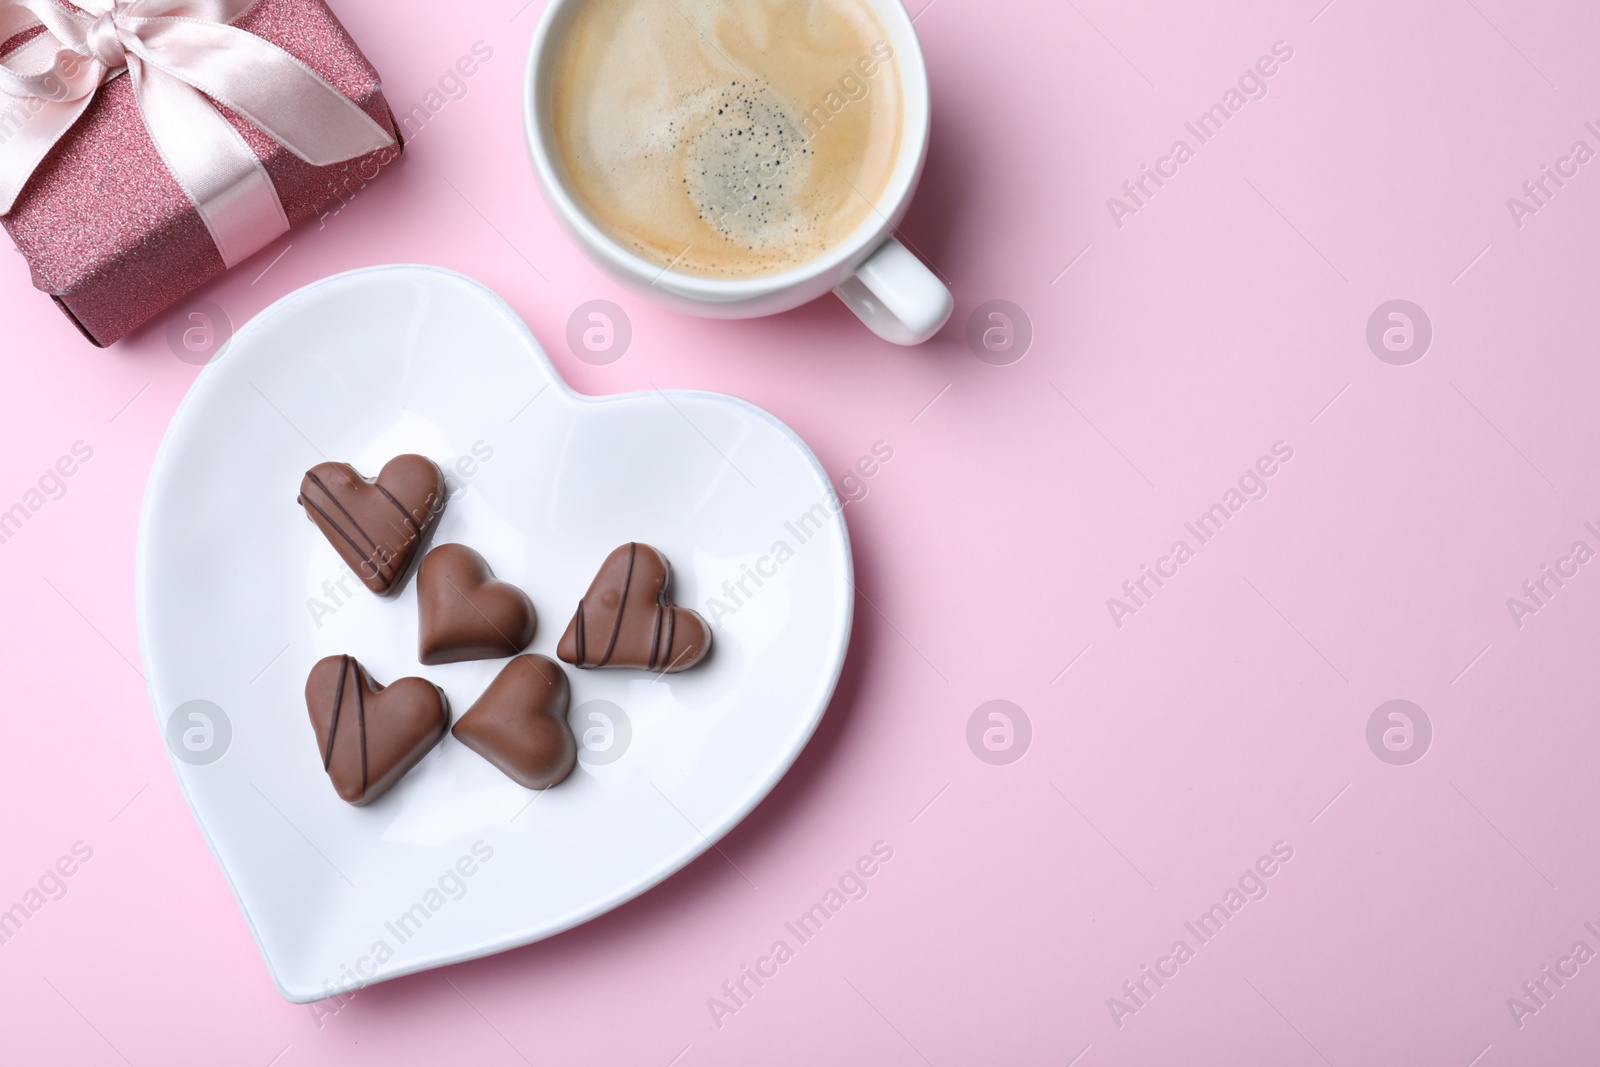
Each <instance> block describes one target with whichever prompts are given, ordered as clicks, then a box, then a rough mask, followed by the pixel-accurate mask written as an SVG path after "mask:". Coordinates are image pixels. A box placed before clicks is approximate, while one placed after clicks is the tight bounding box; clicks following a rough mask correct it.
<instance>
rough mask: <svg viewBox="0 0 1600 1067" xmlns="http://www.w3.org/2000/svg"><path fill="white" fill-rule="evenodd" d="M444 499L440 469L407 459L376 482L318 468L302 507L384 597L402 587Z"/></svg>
mask: <svg viewBox="0 0 1600 1067" xmlns="http://www.w3.org/2000/svg"><path fill="white" fill-rule="evenodd" d="M445 499H446V493H445V485H444V474H443V473H442V472H441V471H440V470H439V465H438V464H436V463H434V462H433V460H431V459H429V458H427V457H426V456H414V455H403V456H396V457H394V458H393V459H391V460H390V461H389V462H388V463H385V464H384V465H383V470H381V471H379V472H378V476H377V477H376V478H363V477H361V474H360V473H359V472H358V471H357V470H356V469H355V468H354V467H352V466H350V464H348V463H318V464H317V465H316V466H315V467H312V468H311V469H310V470H308V471H306V476H305V478H304V479H303V480H302V481H301V482H300V497H299V503H300V505H301V506H302V507H304V508H305V509H306V515H308V516H309V517H310V519H311V521H312V522H314V523H316V524H317V527H318V529H320V530H321V531H322V533H323V535H324V536H326V537H327V539H328V541H329V543H331V544H332V545H333V547H334V549H335V550H336V551H337V552H338V553H339V555H340V556H341V557H343V558H344V561H345V562H346V563H348V564H349V565H350V569H351V570H353V571H355V572H356V576H357V577H359V578H360V579H361V583H362V584H363V585H365V586H366V587H367V588H368V589H370V590H372V591H373V592H374V593H377V594H378V595H379V596H382V595H384V594H385V593H389V592H392V591H393V590H395V589H398V588H399V587H400V585H401V582H402V580H403V579H404V578H405V574H406V569H407V568H408V567H410V566H411V560H412V557H414V556H415V555H416V553H417V548H418V546H420V545H421V544H422V541H423V538H425V537H426V536H427V534H428V531H429V530H430V529H432V527H433V524H434V523H435V522H437V521H438V520H439V516H440V514H442V513H443V512H444V505H445Z"/></svg>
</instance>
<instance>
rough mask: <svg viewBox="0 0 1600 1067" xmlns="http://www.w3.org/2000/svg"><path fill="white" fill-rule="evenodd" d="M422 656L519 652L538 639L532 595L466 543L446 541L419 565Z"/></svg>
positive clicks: (429, 659) (452, 658) (439, 659)
mask: <svg viewBox="0 0 1600 1067" xmlns="http://www.w3.org/2000/svg"><path fill="white" fill-rule="evenodd" d="M417 612H418V614H419V625H418V633H417V656H418V658H419V659H421V660H422V662H423V663H428V664H435V663H455V662H458V661H460V660H465V659H499V658H501V657H504V656H514V655H516V654H517V653H518V652H521V651H522V650H523V649H525V648H527V647H528V646H529V645H530V644H532V643H533V632H534V626H535V622H536V619H535V615H534V610H533V601H532V600H530V599H528V594H526V593H524V592H523V591H522V590H521V589H518V588H517V587H516V586H514V585H512V584H511V583H509V582H502V581H497V580H496V579H495V576H494V572H493V571H491V570H490V569H489V564H488V563H487V562H486V561H485V560H484V558H483V557H482V556H480V555H479V554H478V553H477V552H474V551H473V550H472V549H470V548H468V547H467V546H466V545H454V544H452V545H440V546H439V547H437V548H435V549H433V550H432V551H431V552H429V553H428V554H427V555H426V556H424V557H423V558H422V565H421V566H420V567H418V568H417Z"/></svg>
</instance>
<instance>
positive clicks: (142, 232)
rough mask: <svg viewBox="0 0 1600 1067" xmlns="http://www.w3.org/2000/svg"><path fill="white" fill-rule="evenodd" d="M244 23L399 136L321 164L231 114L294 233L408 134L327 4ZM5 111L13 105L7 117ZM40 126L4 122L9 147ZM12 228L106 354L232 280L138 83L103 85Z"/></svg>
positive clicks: (10, 218) (268, 3) (355, 185)
mask: <svg viewBox="0 0 1600 1067" xmlns="http://www.w3.org/2000/svg"><path fill="white" fill-rule="evenodd" d="M234 25H235V26H236V27H238V28H239V29H241V30H246V31H248V32H250V33H253V34H255V35H256V36H257V37H260V38H262V39H264V40H267V41H270V42H271V43H273V44H275V45H277V46H278V47H280V48H282V49H283V50H284V51H286V52H288V53H289V54H290V55H292V56H294V57H295V58H297V59H299V60H300V61H301V62H303V63H305V64H306V65H307V66H309V67H310V68H311V69H312V70H314V71H316V72H317V73H318V74H320V75H321V76H322V77H323V78H324V79H326V80H327V81H328V83H329V84H331V85H332V86H333V87H334V88H335V89H337V90H339V91H340V92H341V93H343V94H344V95H345V96H347V97H349V98H350V99H351V100H353V101H355V103H356V104H357V105H359V106H360V107H361V109H362V110H363V111H365V112H366V113H367V115H368V116H370V117H371V118H372V119H373V121H375V122H377V123H378V124H379V125H380V126H382V127H383V128H384V129H385V130H387V131H389V132H390V134H391V135H392V136H393V137H394V139H395V144H394V145H393V146H392V147H390V148H385V149H381V150H379V151H377V152H373V153H370V154H369V155H365V156H361V157H359V158H356V159H352V160H349V161H347V162H344V163H338V164H335V165H333V166H328V167H317V166H313V165H311V164H309V163H306V162H303V161H302V160H300V159H298V158H297V157H296V156H295V155H294V154H293V153H291V152H289V151H288V150H287V149H285V148H283V147H282V146H281V145H279V144H278V143H277V142H276V141H274V140H272V139H271V138H270V137H268V136H267V135H266V134H264V133H262V132H260V131H259V130H257V129H256V128H255V127H253V126H251V125H250V124H249V123H247V122H246V121H244V120H243V119H241V118H239V117H238V116H237V115H234V114H232V113H231V112H229V111H228V110H227V109H226V108H220V109H219V110H221V111H222V113H223V114H224V115H225V116H226V117H227V119H228V121H229V122H230V123H232V125H233V126H234V128H235V129H237V130H238V131H239V133H240V135H241V136H243V137H244V139H245V141H246V142H247V143H248V144H249V146H250V148H251V150H252V151H254V152H255V154H256V156H257V157H258V158H259V159H260V160H261V162H262V164H263V165H264V166H265V167H266V171H267V174H268V176H269V177H271V179H272V183H273V185H274V186H275V187H276V188H277V191H278V196H279V198H280V199H282V201H283V208H284V213H285V214H286V215H287V216H288V219H289V223H290V224H291V225H296V224H298V223H300V222H303V221H304V220H305V219H307V218H310V217H312V216H314V215H317V214H319V213H320V212H321V211H322V209H323V208H325V207H327V206H328V205H329V204H331V203H333V202H334V201H336V200H338V199H340V198H341V197H345V196H349V195H352V194H353V193H354V192H355V190H357V189H360V188H361V187H362V186H363V185H365V184H366V183H367V182H369V181H371V180H372V179H373V178H375V177H376V176H377V174H378V172H379V171H380V170H381V169H382V168H383V167H384V166H385V165H386V164H388V163H390V162H391V161H393V160H394V159H395V158H397V157H398V156H399V155H400V152H401V136H400V130H399V128H398V127H397V125H396V123H395V120H394V115H393V113H392V112H391V111H390V109H389V104H388V102H387V101H386V100H385V99H384V97H383V89H382V86H381V84H380V82H379V79H378V72H377V71H376V70H375V69H373V67H372V64H371V63H369V62H368V61H367V58H366V56H364V55H362V54H361V50H360V49H359V48H357V47H356V43H355V41H354V40H352V39H351V37H350V35H349V33H347V32H346V31H345V28H344V27H343V26H342V25H340V23H339V20H338V19H337V18H336V17H335V16H334V14H333V12H332V11H330V10H328V7H327V5H326V4H324V3H323V2H322V0H259V2H258V3H257V4H256V5H255V6H254V7H252V8H251V9H250V10H249V11H248V12H247V13H246V14H245V15H244V17H242V18H240V19H239V20H238V21H237V22H235V23H234ZM27 36H28V35H22V36H19V37H18V38H16V39H15V40H14V41H13V42H11V43H10V44H8V46H7V49H6V50H7V51H9V50H10V49H11V48H12V47H15V46H19V45H20V44H21V43H22V42H23V41H24V40H25V39H26V37H27ZM6 102H8V98H5V97H0V107H3V106H4V104H5V103H6ZM29 117H30V116H29V115H28V112H27V110H26V107H25V106H23V105H19V106H17V107H16V108H14V109H13V111H12V112H11V113H10V114H9V115H7V114H6V113H4V112H3V111H0V140H3V139H4V138H6V137H8V136H11V135H12V134H13V133H14V131H15V129H16V128H17V123H19V122H27V121H28V120H29ZM0 222H3V223H4V224H5V228H6V231H7V232H8V233H10V235H11V239H12V240H13V241H14V242H15V243H16V246H17V250H18V251H19V252H21V253H22V255H23V256H24V257H25V258H26V259H27V261H28V266H29V269H30V270H31V272H32V275H33V284H34V285H35V286H37V287H38V288H40V289H42V290H44V291H45V292H46V293H49V294H50V296H51V297H52V298H53V299H54V300H55V302H56V304H57V305H58V306H59V307H60V308H61V310H62V311H64V312H66V314H67V316H68V317H69V318H71V319H72V321H73V322H74V323H76V324H77V325H78V328H79V329H81V330H82V331H83V333H84V335H85V336H87V337H88V338H89V340H90V341H92V342H94V343H95V344H96V345H99V346H102V347H104V346H106V345H109V344H111V343H113V342H115V341H116V340H118V339H119V338H121V337H123V336H124V335H125V334H127V333H128V332H129V331H131V330H133V329H134V328H136V327H138V326H139V325H141V324H142V323H144V322H146V321H147V320H149V319H150V318H151V317H153V316H155V315H156V314H158V313H160V312H161V311H163V310H165V309H166V308H169V307H171V306H172V305H173V304H175V303H177V302H178V301H179V300H181V299H183V297H184V296H186V295H187V294H189V293H191V292H193V291H194V290H195V289H198V288H199V287H200V286H202V285H204V284H205V283H206V282H208V281H210V280H211V279H213V278H215V277H216V276H217V275H219V274H221V273H222V272H223V271H224V270H226V269H227V268H226V267H225V266H224V264H223V261H222V257H221V255H220V254H219V253H218V252H217V249H216V246H215V245H214V244H213V243H212V239H211V235H210V232H209V231H208V230H207V229H206V226H205V223H204V222H202V221H201V219H200V215H199V212H198V211H197V210H196V209H195V206H194V204H193V203H192V202H191V201H190V200H189V198H188V196H186V195H185V194H184V192H183V189H182V188H181V187H179V185H178V183H177V181H176V180H175V179H174V178H173V177H172V175H171V173H170V172H169V171H168V170H167V167H166V165H165V163H163V162H162V159H161V157H160V155H159V154H158V153H157V151H156V147H155V145H154V144H153V143H152V142H151V140H150V135H149V133H148V132H147V131H146V130H145V126H144V120H143V118H142V117H141V115H140V112H139V106H138V103H137V102H136V101H135V99H134V95H133V83H132V79H131V78H128V77H126V76H123V77H119V78H115V79H113V80H112V81H110V82H107V83H106V84H105V85H103V86H101V87H100V90H99V92H98V93H97V94H96V95H95V98H94V100H93V102H92V103H90V105H89V108H88V110H87V111H86V112H85V113H84V115H83V117H82V118H81V119H80V120H79V121H78V123H77V124H76V125H75V126H73V127H72V129H71V130H70V131H68V132H67V134H66V136H64V137H63V138H62V139H61V141H60V142H59V143H57V144H56V146H55V147H54V148H53V149H52V150H51V152H50V154H49V155H47V156H46V157H45V159H44V161H43V163H42V164H41V165H40V166H39V168H38V170H37V171H36V172H35V173H34V175H33V178H32V180H30V181H29V182H28V185H27V186H26V188H25V189H24V190H23V192H22V195H21V196H20V197H19V198H18V199H17V202H16V204H15V205H14V206H13V208H12V210H11V212H10V214H8V215H5V216H3V217H0Z"/></svg>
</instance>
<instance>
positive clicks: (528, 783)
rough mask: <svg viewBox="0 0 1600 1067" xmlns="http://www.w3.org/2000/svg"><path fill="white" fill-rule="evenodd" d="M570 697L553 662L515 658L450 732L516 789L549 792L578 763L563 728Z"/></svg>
mask: <svg viewBox="0 0 1600 1067" xmlns="http://www.w3.org/2000/svg"><path fill="white" fill-rule="evenodd" d="M570 694H571V689H570V688H569V687H568V685H567V675H566V672H565V671H563V670H562V669H561V665H560V664H559V663H557V662H556V661H555V660H553V659H550V658H549V657H547V656H518V657H517V658H516V659H514V660H512V661H511V662H510V663H507V664H506V665H505V668H504V669H503V670H502V671H501V672H500V674H499V676H498V677H496V678H495V680H494V681H492V682H490V683H489V688H488V689H485V690H484V691H483V696H481V697H479V698H478V700H477V702H476V703H475V704H473V705H472V707H471V708H469V709H467V713H466V714H465V715H463V716H461V721H460V722H458V723H456V725H455V728H454V729H453V730H452V731H451V732H452V733H454V734H455V735H456V739H457V740H458V741H460V742H461V743H462V744H464V745H466V746H467V747H468V748H470V749H472V751H474V752H476V753H477V754H478V755H480V756H482V757H483V758H484V759H486V760H488V761H489V762H490V763H492V764H494V765H495V766H496V767H499V768H500V769H501V770H502V771H504V772H505V773H506V776H507V777H508V778H510V779H511V780H512V781H514V782H516V783H517V784H518V785H521V786H524V787H526V788H528V789H548V788H550V787H551V786H553V785H558V784H560V783H561V782H562V781H563V780H564V779H565V778H566V777H567V775H569V774H571V773H572V768H573V766H574V765H575V764H576V763H577V762H578V741H577V739H576V738H575V737H573V736H572V728H571V727H570V726H568V725H567V703H568V701H569V700H570Z"/></svg>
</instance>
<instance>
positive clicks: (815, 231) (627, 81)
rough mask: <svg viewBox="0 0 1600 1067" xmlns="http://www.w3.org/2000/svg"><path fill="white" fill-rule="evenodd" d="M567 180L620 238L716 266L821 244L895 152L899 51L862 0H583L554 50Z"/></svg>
mask: <svg viewBox="0 0 1600 1067" xmlns="http://www.w3.org/2000/svg"><path fill="white" fill-rule="evenodd" d="M551 104H552V109H553V110H552V114H551V120H552V124H553V126H554V132H555V145H556V150H557V152H558V153H559V156H560V161H561V166H562V167H563V168H564V170H565V172H566V179H567V185H568V188H569V189H570V190H571V191H572V193H573V194H574V195H575V197H576V199H577V200H578V201H579V203H580V205H581V206H582V208H583V210H584V211H585V213H586V214H587V215H588V216H589V218H590V220H591V221H593V222H594V223H596V224H597V225H598V226H599V227H600V228H601V229H603V230H604V231H605V232H606V233H607V234H608V235H610V236H611V237H612V238H613V239H614V240H616V241H617V242H618V243H619V244H621V245H622V246H623V247H625V248H627V249H629V250H631V251H633V252H636V253H638V254H639V255H640V256H643V257H644V258H645V259H647V260H649V261H651V262H653V263H655V264H657V265H659V266H661V267H670V268H671V269H673V270H676V271H682V272H685V273H688V274H697V275H703V276H708V277H714V278H744V277H754V276H758V275H763V274H773V273H777V272H780V271H784V270H788V269H791V268H793V267H798V266H800V265H801V264H803V263H805V262H807V261H809V260H812V259H815V258H816V257H817V256H819V255H821V254H822V253H824V252H826V251H827V250H828V249H830V248H832V247H834V246H835V245H837V244H839V243H840V242H842V241H843V240H845V239H846V238H847V237H848V236H849V235H850V234H851V233H852V232H853V231H854V230H855V229H856V227H857V226H859V225H861V223H862V222H863V220H865V219H866V218H867V217H868V216H869V215H871V214H873V213H874V211H875V204H876V202H877V200H878V198H879V196H881V195H882V193H883V191H884V189H885V187H886V186H887V185H888V182H889V178H890V175H891V174H892V173H893V171H894V166H895V162H896V160H897V159H898V157H899V155H900V140H901V136H902V127H903V125H904V102H903V97H902V91H901V85H900V75H899V71H898V70H897V69H896V63H895V57H894V49H893V47H892V46H891V45H890V43H889V41H888V35H887V34H886V33H885V32H884V30H883V27H882V26H881V25H880V23H879V22H878V20H877V17H876V16H875V15H874V14H873V12H872V9H871V7H870V6H869V5H868V3H867V2H866V0H587V2H586V3H584V4H582V5H581V6H580V7H579V8H578V10H577V11H576V12H575V13H574V14H573V16H572V20H571V22H569V23H568V25H567V27H566V29H565V31H564V34H563V36H562V38H561V40H560V42H559V45H558V47H557V50H556V58H555V63H554V70H553V74H552V82H551Z"/></svg>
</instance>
